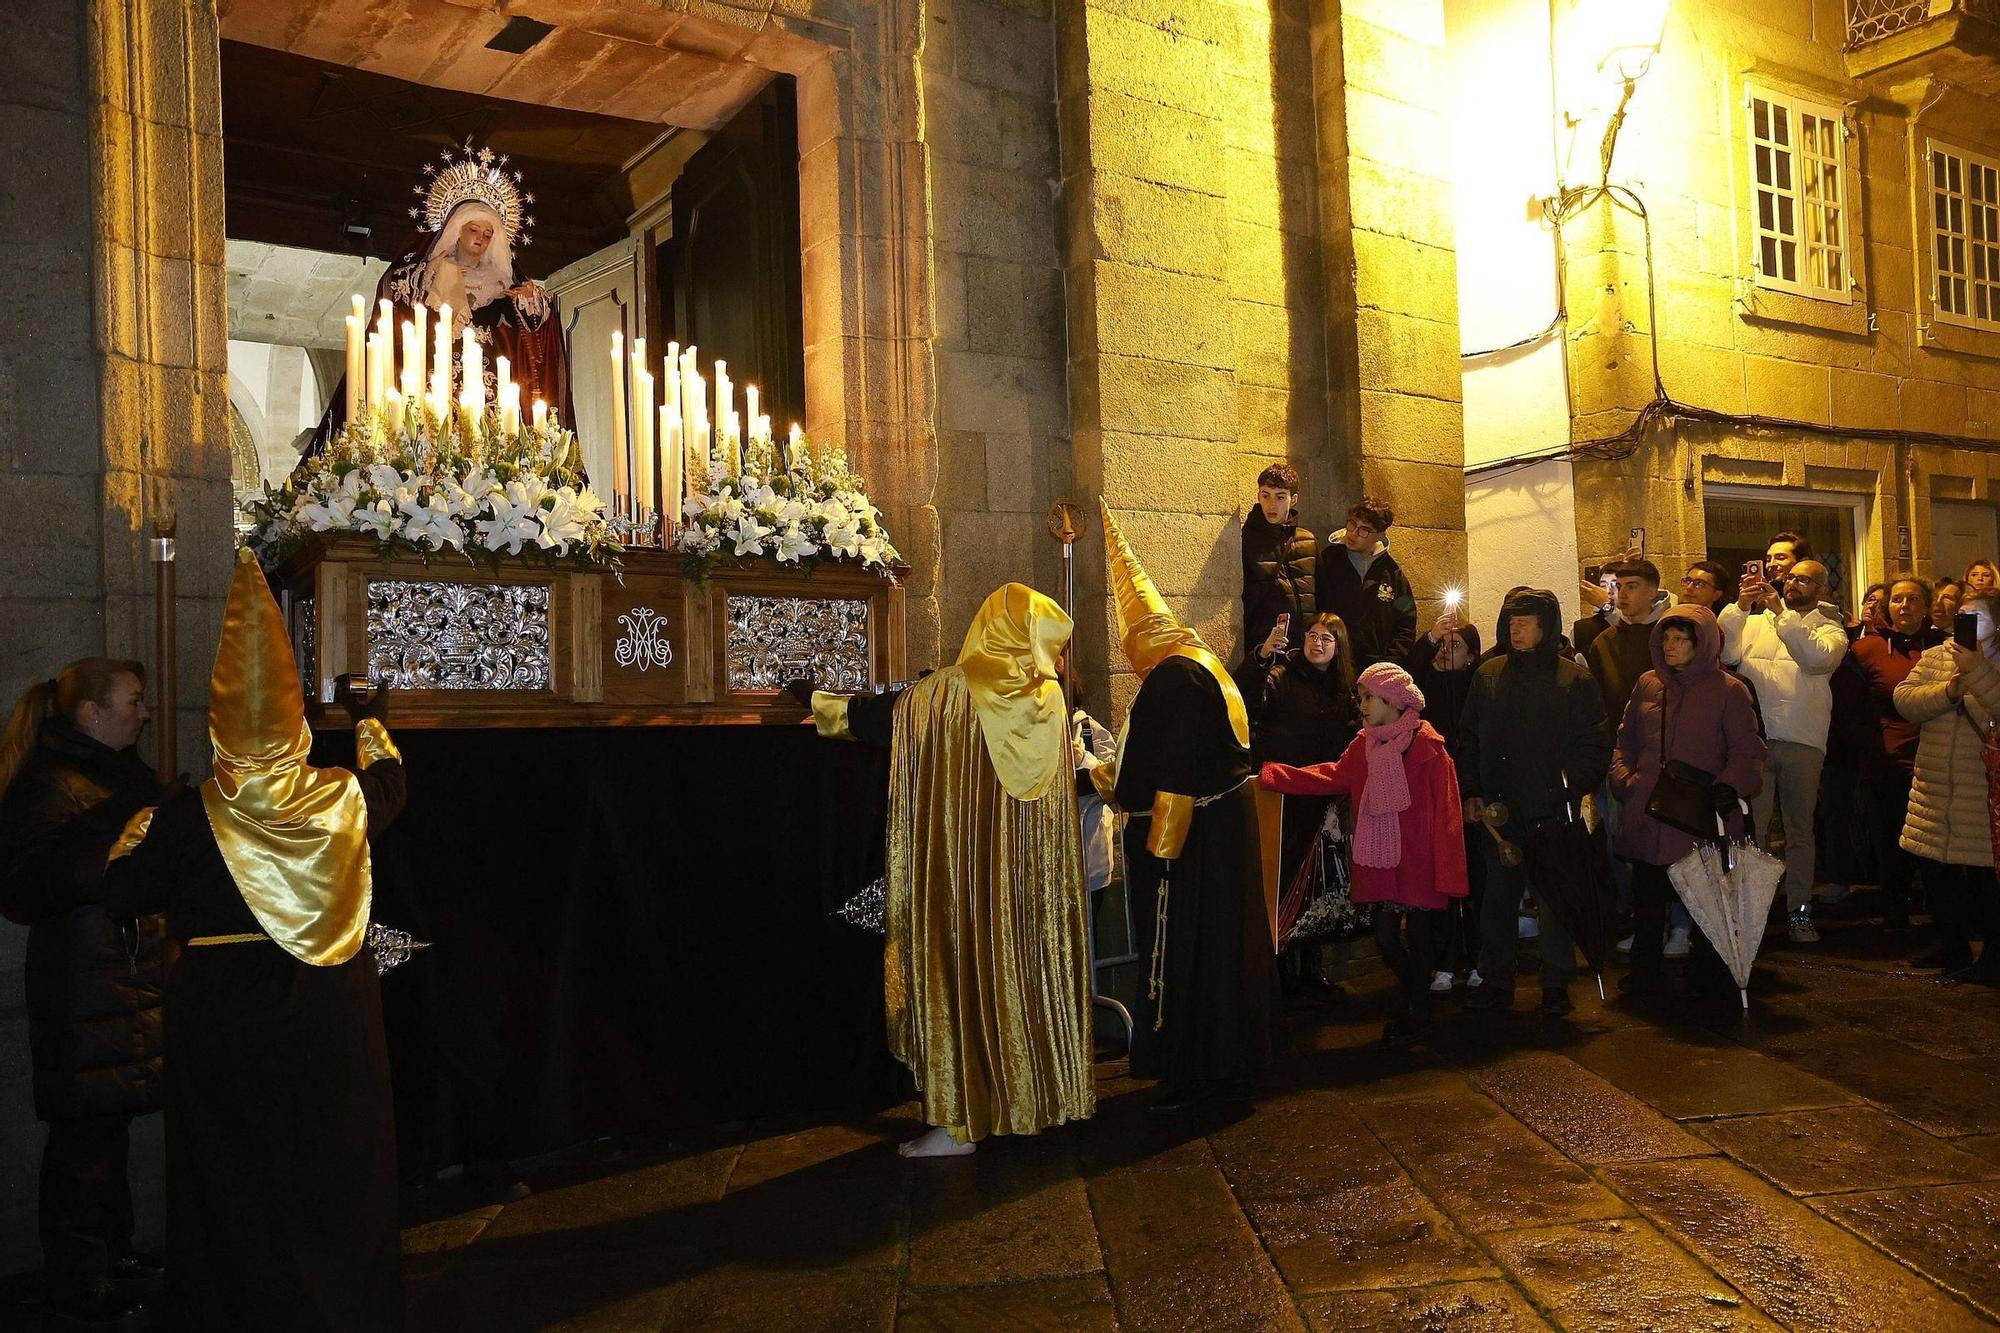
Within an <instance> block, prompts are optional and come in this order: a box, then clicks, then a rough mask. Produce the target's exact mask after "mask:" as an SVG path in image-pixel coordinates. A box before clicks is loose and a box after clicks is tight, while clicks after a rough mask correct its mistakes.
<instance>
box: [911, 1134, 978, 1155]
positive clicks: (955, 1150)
mask: <svg viewBox="0 0 2000 1333" xmlns="http://www.w3.org/2000/svg"><path fill="white" fill-rule="evenodd" d="M978 1146H979V1145H978V1144H976V1143H960V1142H959V1141H958V1140H957V1139H955V1138H953V1137H952V1136H951V1131H950V1130H948V1129H934V1130H931V1131H930V1132H929V1133H927V1134H925V1135H923V1136H922V1137H920V1138H914V1139H911V1140H910V1141H909V1142H908V1143H905V1144H903V1145H902V1146H901V1147H899V1148H897V1149H896V1153H897V1155H898V1156H901V1157H968V1156H970V1155H971V1154H972V1150H973V1149H974V1148H977V1147H978Z"/></svg>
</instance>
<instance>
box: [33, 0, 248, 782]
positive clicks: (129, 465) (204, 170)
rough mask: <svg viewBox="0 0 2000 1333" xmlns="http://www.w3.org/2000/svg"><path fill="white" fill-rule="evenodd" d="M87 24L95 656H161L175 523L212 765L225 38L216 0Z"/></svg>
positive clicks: (186, 730) (183, 635)
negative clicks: (159, 591) (167, 524)
mask: <svg viewBox="0 0 2000 1333" xmlns="http://www.w3.org/2000/svg"><path fill="white" fill-rule="evenodd" d="M86 13H87V16H88V22H89V29H88V52H87V54H88V64H87V68H88V72H89V85H88V104H87V117H88V154H87V161H88V168H89V173H90V180H91V187H92V200H91V204H92V206H91V211H90V215H89V217H90V220H89V224H88V227H87V232H88V236H89V241H90V244H91V290H92V292H93V294H94V303H95V318H94V319H93V321H92V323H91V327H90V329H89V330H88V333H87V335H86V338H85V340H83V341H80V342H79V343H78V345H77V347H76V349H75V350H76V353H77V356H78V358H79V359H80V360H81V361H82V362H83V363H84V364H85V365H87V366H88V368H89V370H88V374H89V378H90V379H91V380H94V381H95V385H96V399H97V420H96V426H97V430H96V432H94V434H95V439H93V440H92V441H91V449H90V453H89V455H88V468H89V470H90V471H91V472H93V473H95V474H97V478H98V481H97V487H96V489H97V497H96V500H97V517H98V522H97V528H96V533H95V536H96V539H97V540H96V550H97V551H98V552H99V554H100V556H101V561H102V565H101V570H100V577H99V592H98V597H99V599H100V600H99V603H98V614H99V616H100V619H101V634H102V640H101V643H102V646H101V648H100V649H99V651H102V652H107V653H111V654H113V655H116V656H121V657H137V658H141V659H150V658H151V656H152V643H153V594H152V580H153V571H152V568H151V565H150V563H149V562H148V560H147V556H146V539H147V538H148V537H149V536H150V535H151V530H152V526H153V524H154V523H155V522H156V521H158V520H160V519H162V518H165V517H168V516H171V517H172V518H174V520H175V521H176V523H177V525H178V531H179V537H178V544H179V551H180V571H179V582H180V602H179V615H180V639H179V642H180V646H181V660H180V663H179V674H180V702H181V717H180V738H181V748H180V755H179V756H178V763H179V766H180V767H181V768H183V769H189V770H194V771H199V770H201V769H202V768H204V767H205V765H206V758H205V756H206V753H207V748H208V741H207V737H208V721H207V713H208V675H209V668H210V666H211V665H212V663H213V659H214V651H215V642H216V636H217V633H218V632H219V629H220V625H221V618H222V600H221V599H222V595H223V593H224V591H225V589H226V587H227V580H228V575H229V567H230V557H231V552H232V548H233V546H234V544H235V536H234V532H233V528H232V522H233V511H232V496H231V490H230V483H229V388H228V354H229V353H228V331H227V326H228V310H227V307H228V302H227V297H226V294H225V291H224V235H223V198H222V88H221V82H220V56H221V38H220V34H219V32H218V30H217V27H216V15H215V7H214V4H213V3H212V0H166V2H162V0H153V2H152V3H147V0H88V4H87V6H86ZM79 545H81V544H80V543H79ZM0 559H4V557H0ZM148 665H149V666H151V667H152V669H153V670H154V672H155V673H156V674H157V673H158V671H159V664H158V663H153V662H150V661H149V662H148Z"/></svg>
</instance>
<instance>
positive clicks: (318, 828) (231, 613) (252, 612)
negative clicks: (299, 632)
mask: <svg viewBox="0 0 2000 1333" xmlns="http://www.w3.org/2000/svg"><path fill="white" fill-rule="evenodd" d="M208 737H209V741H210V743H211V744H213V746H214V747H215V776H214V777H212V778H210V779H209V780H208V781H207V782H205V783H203V784H202V788H201V799H202V805H203V806H204V807H205V808H206V810H207V811H208V824H209V828H210V829H212V830H213V831H214V833H215V842H216V846H218V847H220V848H221V849H222V859H223V861H224V862H225V863H226V864H227V865H228V867H229V873H230V875H231V876H232V877H233V878H234V879H235V881H236V888H237V891H238V892H240V893H241V894H242V895H243V901H244V902H245V903H246V904H248V906H249V908H250V911H251V913H252V914H253V915H254V916H255V917H256V918H257V922H258V924H259V925H261V926H263V927H264V932H265V933H266V934H267V935H269V936H270V937H271V938H272V939H273V940H275V941H276V942H277V943H278V944H279V945H280V946H281V947H282V948H283V949H284V950H285V951H286V952H287V953H290V954H291V955H292V956H293V957H294V958H297V959H299V960H300V961H301V962H305V963H311V964H313V965H314V966H319V967H331V966H333V965H335V964H338V963H344V962H346V961H347V960H348V959H350V958H352V957H353V956H354V954H355V953H356V951H358V950H359V949H360V948H361V944H362V940H363V938H364V937H365V936H366V934H367V931H368V906H369V899H370V898H371V896H372V893H373V881H372V878H371V870H370V865H369V859H368V814H367V807H366V805H365V803H364V802H363V799H362V795H361V784H360V783H359V782H358V781H356V779H355V777H354V774H352V773H350V772H348V771H347V770H346V769H342V768H314V767H312V766H311V765H310V764H308V763H307V762H306V756H307V755H308V753H309V752H310V751H311V749H312V730H311V728H310V727H308V726H307V725H306V710H305V695H304V692H303V691H302V690H301V688H300V685H299V668H298V663H297V662H296V661H295V660H294V658H293V656H292V645H291V641H290V640H289V639H288V638H287V637H286V635H285V625H284V619H283V617H282V616H281V615H280V614H279V612H278V604H277V602H276V601H275V600H274V599H273V598H272V596H271V588H270V585H269V584H267V583H266V582H265V581H264V574H263V571H262V570H260V569H259V568H258V566H257V560H256V557H255V556H253V555H251V554H250V552H248V551H240V552H238V553H237V558H236V573H235V577H234V578H232V579H231V580H230V584H229V601H228V604H227V605H226V606H225V607H224V609H223V613H222V642H221V645H220V646H219V647H218V648H217V649H216V653H215V671H214V674H213V675H212V676H211V677H210V678H209V706H208Z"/></svg>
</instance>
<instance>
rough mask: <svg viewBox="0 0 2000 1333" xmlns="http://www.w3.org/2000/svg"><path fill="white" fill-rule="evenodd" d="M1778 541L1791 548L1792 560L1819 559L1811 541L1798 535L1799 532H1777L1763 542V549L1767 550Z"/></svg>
mask: <svg viewBox="0 0 2000 1333" xmlns="http://www.w3.org/2000/svg"><path fill="white" fill-rule="evenodd" d="M1779 542H1783V543H1785V544H1786V545H1787V546H1789V547H1791V548H1792V558H1793V559H1794V560H1817V559H1819V556H1818V554H1816V553H1815V552H1814V551H1813V547H1812V543H1811V542H1809V541H1807V540H1806V539H1805V538H1804V537H1801V536H1799V534H1798V533H1796V532H1781V533H1779V534H1778V535H1777V536H1775V537H1773V538H1771V540H1770V541H1767V542H1765V543H1764V549H1765V550H1766V551H1769V550H1770V549H1771V548H1772V547H1773V546H1776V545H1777V544H1778V543H1779Z"/></svg>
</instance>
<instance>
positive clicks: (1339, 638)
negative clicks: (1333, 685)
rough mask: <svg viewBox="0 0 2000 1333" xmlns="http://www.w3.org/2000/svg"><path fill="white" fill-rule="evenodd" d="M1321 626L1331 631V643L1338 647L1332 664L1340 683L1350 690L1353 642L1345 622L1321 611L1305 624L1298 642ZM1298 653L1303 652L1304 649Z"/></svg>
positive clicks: (1331, 613)
mask: <svg viewBox="0 0 2000 1333" xmlns="http://www.w3.org/2000/svg"><path fill="white" fill-rule="evenodd" d="M1322 625H1324V626H1325V627H1326V628H1328V629H1330V630H1332V631H1333V641H1334V643H1336V644H1338V645H1339V647H1338V649H1337V650H1336V652H1335V655H1334V659H1333V660H1334V664H1335V665H1336V666H1337V667H1338V669H1339V672H1340V680H1341V683H1342V684H1343V685H1345V686H1346V687H1347V688H1348V689H1350V690H1352V689H1353V688H1354V640H1353V639H1352V638H1351V637H1350V636H1349V635H1348V633H1347V622H1346V621H1345V620H1342V619H1341V618H1340V617H1339V616H1337V615H1335V614H1334V613H1333V612H1331V611H1322V612H1320V613H1319V614H1318V615H1316V616H1314V617H1313V618H1312V619H1311V620H1308V621H1307V622H1306V627H1305V629H1304V630H1303V631H1302V632H1301V634H1300V636H1299V637H1300V640H1301V641H1302V642H1303V640H1304V638H1305V635H1307V634H1310V633H1312V632H1313V631H1314V630H1316V629H1318V628H1319V627H1320V626H1322ZM1300 651H1301V652H1303V651H1304V649H1301V650H1300Z"/></svg>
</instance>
